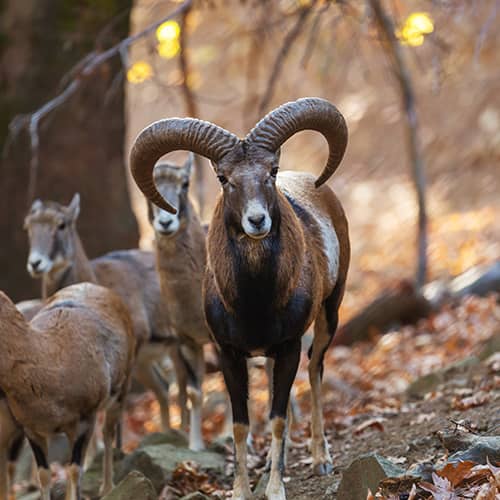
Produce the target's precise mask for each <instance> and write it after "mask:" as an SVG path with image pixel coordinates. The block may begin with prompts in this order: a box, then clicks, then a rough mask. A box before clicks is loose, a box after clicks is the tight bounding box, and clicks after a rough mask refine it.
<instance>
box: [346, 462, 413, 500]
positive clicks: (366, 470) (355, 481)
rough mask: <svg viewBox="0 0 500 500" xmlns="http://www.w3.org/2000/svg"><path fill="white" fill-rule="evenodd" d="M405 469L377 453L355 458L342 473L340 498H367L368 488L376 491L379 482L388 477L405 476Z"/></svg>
mask: <svg viewBox="0 0 500 500" xmlns="http://www.w3.org/2000/svg"><path fill="white" fill-rule="evenodd" d="M404 473H405V471H404V470H403V469H401V468H400V467H398V466H396V465H394V464H393V463H392V462H390V461H389V460H387V459H386V458H384V457H381V456H379V455H377V454H376V453H370V454H368V455H363V456H361V457H358V458H357V459H356V460H354V461H353V462H352V463H351V465H349V467H348V468H347V469H346V470H345V471H344V473H343V474H342V479H341V481H340V485H339V489H338V494H337V498H338V500H366V495H367V492H368V489H370V490H371V491H372V493H375V491H377V488H378V484H379V482H380V481H381V480H382V479H385V478H387V477H399V476H403V475H404Z"/></svg>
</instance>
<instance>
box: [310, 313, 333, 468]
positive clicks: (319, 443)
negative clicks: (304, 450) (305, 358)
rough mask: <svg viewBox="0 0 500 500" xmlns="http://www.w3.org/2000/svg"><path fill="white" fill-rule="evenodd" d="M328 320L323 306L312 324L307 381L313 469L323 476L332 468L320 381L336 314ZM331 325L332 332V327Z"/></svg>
mask: <svg viewBox="0 0 500 500" xmlns="http://www.w3.org/2000/svg"><path fill="white" fill-rule="evenodd" d="M332 316H334V317H333V318H331V321H329V318H328V317H327V312H326V308H325V307H323V308H322V309H321V311H320V314H319V316H318V317H317V318H316V322H315V325H314V340H313V344H312V348H311V351H310V361H309V382H310V384H311V399H312V405H311V406H312V418H311V452H312V457H313V471H314V473H315V474H317V475H320V476H323V475H326V474H329V473H330V472H332V470H333V462H332V457H331V455H330V451H329V449H328V443H327V441H326V438H325V431H324V424H323V405H322V401H321V381H322V378H323V358H324V356H325V352H326V350H327V349H328V346H329V345H330V341H331V339H332V336H333V333H334V332H335V329H336V328H337V321H338V319H337V318H338V316H337V313H336V312H335V314H333V315H332ZM330 324H331V325H332V326H333V325H334V327H333V333H330V332H332V328H331V326H330Z"/></svg>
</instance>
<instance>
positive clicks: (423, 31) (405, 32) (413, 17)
mask: <svg viewBox="0 0 500 500" xmlns="http://www.w3.org/2000/svg"><path fill="white" fill-rule="evenodd" d="M433 31H434V23H433V21H432V18H431V16H430V15H429V14H427V13H426V12H414V13H413V14H410V15H409V16H408V17H407V18H406V20H405V23H404V25H403V27H402V28H401V29H400V30H398V31H397V32H396V35H397V37H398V38H399V39H400V41H401V43H403V44H404V45H410V46H411V47H418V46H420V45H422V44H423V43H424V37H425V35H428V34H429V33H432V32H433Z"/></svg>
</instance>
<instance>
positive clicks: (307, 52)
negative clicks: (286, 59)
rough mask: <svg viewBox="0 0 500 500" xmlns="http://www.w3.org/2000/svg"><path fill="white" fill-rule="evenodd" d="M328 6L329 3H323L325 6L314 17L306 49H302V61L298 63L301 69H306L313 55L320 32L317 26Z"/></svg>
mask: <svg viewBox="0 0 500 500" xmlns="http://www.w3.org/2000/svg"><path fill="white" fill-rule="evenodd" d="M330 5H331V4H330V2H327V3H325V5H323V7H322V8H321V9H319V10H318V12H317V13H316V16H315V17H314V21H313V22H312V26H311V29H310V30H309V38H308V39H307V43H306V48H305V49H304V54H303V55H302V59H301V61H300V65H301V66H302V68H303V69H306V68H307V64H308V63H309V59H310V58H311V55H312V53H313V49H314V46H315V45H316V40H317V39H318V35H319V31H320V30H319V25H320V23H321V19H322V14H323V13H324V12H326V11H327V10H328V9H329V7H330ZM337 19H338V18H337Z"/></svg>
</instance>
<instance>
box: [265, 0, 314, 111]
mask: <svg viewBox="0 0 500 500" xmlns="http://www.w3.org/2000/svg"><path fill="white" fill-rule="evenodd" d="M315 4H316V0H313V1H312V2H311V4H310V5H308V6H307V7H303V8H301V9H300V11H299V17H298V18H297V21H296V22H295V24H294V25H293V27H292V29H291V30H290V31H289V32H288V33H287V35H286V36H285V38H284V40H283V44H282V45H281V49H280V51H279V52H278V55H277V56H276V59H275V61H274V64H273V69H272V71H271V74H270V76H269V80H268V82H267V88H266V92H265V93H264V95H263V97H262V99H261V101H260V105H259V115H262V114H263V113H264V111H265V110H266V109H267V107H268V106H269V103H270V101H271V99H272V97H273V94H274V88H275V86H276V83H277V81H278V78H279V76H280V74H281V70H282V69H283V63H284V62H285V59H286V57H287V56H288V53H289V52H290V49H291V48H292V46H293V44H294V42H295V41H297V38H298V37H299V35H300V33H301V31H302V29H303V27H304V24H305V21H306V19H307V17H308V16H309V14H310V13H311V11H312V9H313V8H314V5H315Z"/></svg>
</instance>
